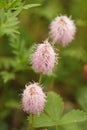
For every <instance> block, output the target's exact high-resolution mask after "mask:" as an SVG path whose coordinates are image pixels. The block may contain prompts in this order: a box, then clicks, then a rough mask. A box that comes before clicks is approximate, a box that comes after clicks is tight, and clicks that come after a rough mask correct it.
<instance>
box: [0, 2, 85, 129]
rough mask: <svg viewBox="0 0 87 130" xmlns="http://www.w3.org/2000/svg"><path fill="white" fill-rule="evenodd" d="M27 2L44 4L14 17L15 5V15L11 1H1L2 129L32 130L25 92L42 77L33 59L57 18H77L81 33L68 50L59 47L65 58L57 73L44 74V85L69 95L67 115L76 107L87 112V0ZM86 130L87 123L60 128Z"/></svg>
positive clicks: (0, 81)
mask: <svg viewBox="0 0 87 130" xmlns="http://www.w3.org/2000/svg"><path fill="white" fill-rule="evenodd" d="M4 1H5V3H4ZM9 2H12V0H9ZM9 2H8V3H9ZM17 2H18V3H17V4H18V6H19V5H21V2H20V0H17ZM24 2H25V3H26V4H31V3H34V4H35V3H38V4H41V6H38V7H35V8H31V9H27V10H22V11H21V13H20V14H18V15H17V16H16V15H15V16H16V17H14V15H13V14H14V12H15V11H14V8H13V7H14V5H13V7H12V10H11V12H9V10H10V7H9V8H7V6H6V5H5V4H6V0H0V130H25V129H27V128H26V127H27V123H28V121H27V120H26V118H27V115H26V113H24V112H23V110H22V108H21V94H22V91H23V89H24V87H25V84H26V83H28V82H32V81H36V82H37V81H38V79H39V74H38V73H35V72H34V71H33V70H32V67H31V64H30V60H29V56H30V54H31V52H32V49H33V46H34V44H37V43H40V42H42V41H43V40H44V39H46V38H47V37H48V33H49V24H50V22H51V21H52V20H53V18H55V17H56V16H57V15H67V16H71V17H72V19H74V22H75V24H76V26H77V31H76V36H75V39H74V40H73V41H72V43H70V44H69V45H68V46H66V47H62V46H61V45H59V44H56V45H55V47H56V48H57V49H59V57H60V58H59V61H58V64H57V66H56V68H55V70H54V72H53V74H52V75H50V76H46V75H45V76H43V80H42V82H43V86H45V88H44V89H45V91H50V90H53V91H55V92H57V93H58V94H60V95H61V96H62V97H63V100H64V102H65V108H64V111H65V112H66V111H69V110H70V109H72V108H75V109H78V108H79V109H82V110H84V111H86V112H87V0H25V1H24ZM3 3H4V4H3ZM16 6H17V5H16ZM5 12H7V14H5ZM12 18H13V19H12ZM16 18H18V19H16ZM6 20H7V21H6ZM2 21H4V22H2ZM17 22H19V23H17ZM2 23H4V24H2ZM15 23H16V24H15ZM16 25H17V28H16ZM14 30H18V31H19V32H20V34H16V35H18V36H17V37H18V38H14V37H15V36H14V34H15V31H14ZM83 127H84V128H83ZM83 129H84V130H87V122H84V123H82V124H80V126H79V124H78V125H75V126H73V125H72V127H71V126H68V127H67V126H66V127H64V128H60V130H83ZM50 130H53V128H51V129H50Z"/></svg>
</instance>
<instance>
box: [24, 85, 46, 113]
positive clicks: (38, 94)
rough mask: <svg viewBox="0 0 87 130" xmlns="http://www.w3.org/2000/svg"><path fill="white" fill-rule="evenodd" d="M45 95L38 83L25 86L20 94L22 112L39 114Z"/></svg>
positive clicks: (42, 107)
mask: <svg viewBox="0 0 87 130" xmlns="http://www.w3.org/2000/svg"><path fill="white" fill-rule="evenodd" d="M45 102H46V95H45V94H44V92H43V91H42V88H41V87H40V86H39V85H38V83H33V84H30V85H27V86H25V89H24V91H23V94H22V105H23V110H24V111H25V112H27V113H31V114H40V113H41V112H42V111H43V109H44V106H45Z"/></svg>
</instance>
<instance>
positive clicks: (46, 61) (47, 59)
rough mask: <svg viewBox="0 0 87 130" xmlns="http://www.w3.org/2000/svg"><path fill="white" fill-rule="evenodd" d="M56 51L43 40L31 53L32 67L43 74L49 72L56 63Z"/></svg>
mask: <svg viewBox="0 0 87 130" xmlns="http://www.w3.org/2000/svg"><path fill="white" fill-rule="evenodd" d="M56 58H57V57H56V53H55V51H54V48H53V47H52V46H51V44H50V43H49V42H48V40H45V41H44V42H43V43H41V44H39V45H37V48H36V51H35V52H34V53H33V55H32V58H31V60H32V61H31V62H32V66H33V69H34V70H35V71H37V72H42V73H43V74H50V73H51V72H52V69H53V68H54V66H55V63H56Z"/></svg>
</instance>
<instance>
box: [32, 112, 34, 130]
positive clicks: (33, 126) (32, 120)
mask: <svg viewBox="0 0 87 130" xmlns="http://www.w3.org/2000/svg"><path fill="white" fill-rule="evenodd" d="M32 130H34V114H32Z"/></svg>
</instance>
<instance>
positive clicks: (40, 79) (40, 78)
mask: <svg viewBox="0 0 87 130" xmlns="http://www.w3.org/2000/svg"><path fill="white" fill-rule="evenodd" d="M42 77H43V73H40V77H39V85H40V84H41V81H42Z"/></svg>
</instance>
